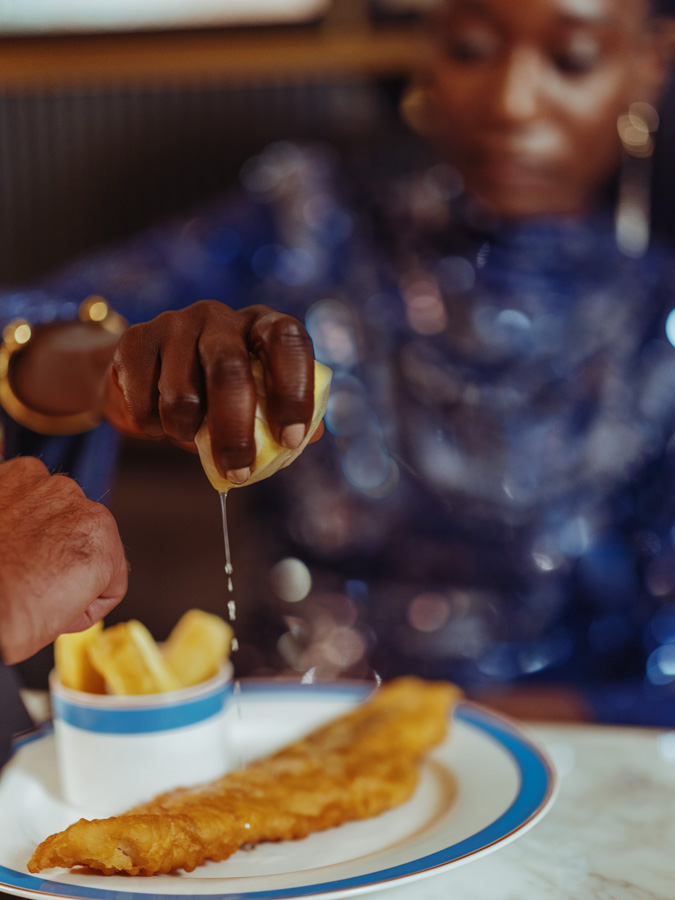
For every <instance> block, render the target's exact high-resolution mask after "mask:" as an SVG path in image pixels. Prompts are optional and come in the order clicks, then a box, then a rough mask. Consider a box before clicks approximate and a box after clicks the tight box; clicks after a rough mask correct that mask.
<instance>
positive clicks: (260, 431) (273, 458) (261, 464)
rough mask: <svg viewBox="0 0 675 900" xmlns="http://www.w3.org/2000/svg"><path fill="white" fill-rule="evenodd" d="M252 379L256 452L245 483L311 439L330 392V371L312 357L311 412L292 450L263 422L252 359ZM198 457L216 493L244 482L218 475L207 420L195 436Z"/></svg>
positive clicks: (259, 381)
mask: <svg viewBox="0 0 675 900" xmlns="http://www.w3.org/2000/svg"><path fill="white" fill-rule="evenodd" d="M251 371H252V374H253V380H254V381H255V388H256V395H257V403H256V410H255V445H256V456H255V463H254V466H253V469H252V472H251V476H250V478H249V479H248V480H247V481H246V482H245V485H246V484H253V482H254V481H262V479H263V478H269V476H270V475H274V473H275V472H277V471H278V470H279V469H283V468H284V467H285V466H288V465H290V463H292V462H293V460H294V459H297V457H298V456H300V454H301V453H302V451H303V450H304V449H305V447H306V446H307V444H308V443H309V442H310V441H311V439H312V437H313V435H314V434H315V432H316V430H317V428H318V427H319V425H320V424H321V420H322V419H323V416H324V413H325V412H326V404H327V403H328V394H329V392H330V381H331V376H332V374H333V373H332V371H331V370H330V369H329V368H328V366H324V365H323V363H320V362H318V361H317V360H315V361H314V412H313V413H312V421H311V422H310V425H309V428H308V429H307V434H306V435H305V437H304V440H303V441H302V443H301V444H300V446H299V447H297V448H296V449H295V450H289V449H287V448H286V447H282V446H280V445H279V444H277V442H276V441H275V440H274V438H273V437H272V433H271V431H270V429H269V426H268V424H267V414H266V402H265V400H266V398H265V387H264V380H263V371H262V365H261V364H260V363H259V362H257V361H255V362H253V363H252V364H251ZM195 441H196V443H197V449H198V450H199V457H200V459H201V461H202V465H203V467H204V471H205V472H206V475H207V478H208V479H209V481H210V482H211V484H212V485H213V487H214V488H215V489H216V490H217V491H219V492H220V493H227V491H229V490H230V488H233V487H244V486H245V485H239V484H234V483H233V482H231V481H228V479H227V478H225V476H224V475H221V474H220V472H219V471H218V469H217V468H216V464H215V462H214V460H213V453H212V451H211V435H210V432H209V427H208V422H204V424H203V425H202V427H201V428H200V429H199V431H198V432H197V436H196V437H195Z"/></svg>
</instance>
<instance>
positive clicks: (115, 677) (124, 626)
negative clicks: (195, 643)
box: [89, 619, 181, 695]
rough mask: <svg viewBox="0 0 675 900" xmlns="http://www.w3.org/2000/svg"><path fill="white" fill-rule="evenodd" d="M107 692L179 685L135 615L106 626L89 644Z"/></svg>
mask: <svg viewBox="0 0 675 900" xmlns="http://www.w3.org/2000/svg"><path fill="white" fill-rule="evenodd" d="M89 658H90V660H91V663H92V665H93V666H94V667H95V668H96V669H97V670H98V671H99V672H100V673H101V675H102V676H103V678H104V679H105V683H106V685H107V687H108V691H109V692H110V693H111V694H122V695H127V694H158V693H161V692H162V691H175V690H177V689H178V688H180V687H181V684H180V682H179V680H178V678H177V676H176V675H174V673H173V672H172V671H171V669H170V668H169V666H168V665H167V663H166V662H165V660H164V657H163V656H162V654H161V652H160V649H159V647H158V646H157V644H156V643H155V639H154V638H153V636H152V635H151V634H150V632H149V631H148V629H147V628H146V627H145V625H142V624H141V623H140V622H138V621H137V620H136V619H131V620H130V621H129V622H120V623H119V624H118V625H112V626H111V627H110V628H106V629H105V630H104V631H102V632H101V634H100V635H99V636H98V637H97V638H96V640H95V641H93V642H92V644H91V645H90V647H89Z"/></svg>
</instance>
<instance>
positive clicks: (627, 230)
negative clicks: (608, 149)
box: [614, 103, 659, 257]
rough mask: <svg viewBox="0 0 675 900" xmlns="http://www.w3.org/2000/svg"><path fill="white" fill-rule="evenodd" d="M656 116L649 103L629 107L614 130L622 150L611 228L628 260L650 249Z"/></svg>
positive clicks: (657, 124) (657, 122) (657, 119)
mask: <svg viewBox="0 0 675 900" xmlns="http://www.w3.org/2000/svg"><path fill="white" fill-rule="evenodd" d="M658 127H659V114H658V113H657V111H656V110H655V109H654V107H653V106H651V105H650V104H649V103H631V105H630V107H629V109H628V112H627V113H624V114H623V115H620V116H619V118H618V120H617V129H618V132H619V138H620V139H621V145H622V147H623V161H622V164H621V174H620V177H619V192H618V198H617V206H616V214H615V219H614V227H615V234H616V241H617V244H618V245H619V247H620V248H621V250H622V251H623V252H624V253H625V254H626V255H627V256H634V257H639V256H642V255H643V254H644V253H645V251H646V250H647V247H648V245H649V238H650V231H651V226H650V216H651V174H652V162H651V157H652V154H653V152H654V138H653V137H652V135H654V134H655V133H656V131H657V130H658Z"/></svg>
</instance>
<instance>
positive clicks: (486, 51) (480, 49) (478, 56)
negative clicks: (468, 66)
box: [444, 35, 496, 63]
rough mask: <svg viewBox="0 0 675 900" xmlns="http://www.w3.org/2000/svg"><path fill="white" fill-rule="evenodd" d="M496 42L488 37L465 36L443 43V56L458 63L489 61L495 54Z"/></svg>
mask: <svg viewBox="0 0 675 900" xmlns="http://www.w3.org/2000/svg"><path fill="white" fill-rule="evenodd" d="M495 49H496V41H495V40H494V39H493V38H491V37H490V36H488V35H485V36H483V35H466V36H458V37H455V38H452V39H451V40H448V41H446V42H445V45H444V52H445V55H446V56H447V57H448V58H449V59H452V60H454V61H455V62H459V63H473V62H480V61H482V60H485V59H489V58H490V56H492V54H493V53H494V52H495Z"/></svg>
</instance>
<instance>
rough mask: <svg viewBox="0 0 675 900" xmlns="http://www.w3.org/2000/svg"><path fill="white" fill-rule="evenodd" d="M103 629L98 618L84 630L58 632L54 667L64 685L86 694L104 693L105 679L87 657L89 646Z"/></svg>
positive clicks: (55, 643) (101, 621) (55, 642)
mask: <svg viewBox="0 0 675 900" xmlns="http://www.w3.org/2000/svg"><path fill="white" fill-rule="evenodd" d="M102 631H103V620H102V619H99V621H98V622H96V623H95V624H94V625H92V626H91V627H90V628H86V629H85V630H84V631H75V632H72V633H70V634H60V635H59V636H58V637H57V638H56V640H55V641H54V667H55V669H56V674H57V675H58V676H59V681H60V682H61V684H62V685H63V686H64V687H67V688H72V689H73V690H75V691H86V692H87V693H88V694H105V681H104V680H103V676H102V675H101V673H100V672H99V671H98V670H97V669H95V668H94V666H93V665H92V664H91V660H90V659H89V647H90V646H91V645H92V643H93V642H94V641H95V640H96V639H97V638H98V636H99V635H100V634H101V632H102Z"/></svg>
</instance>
